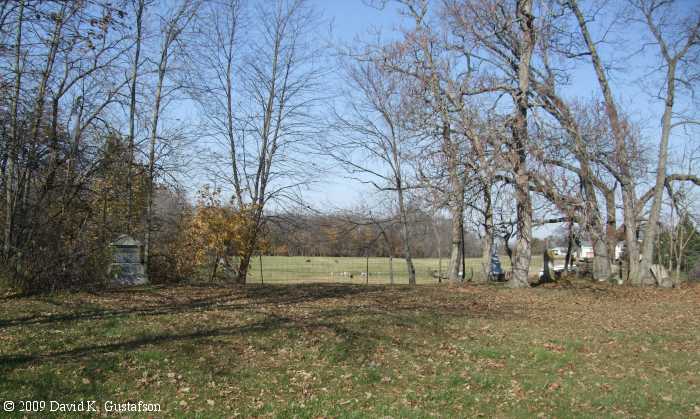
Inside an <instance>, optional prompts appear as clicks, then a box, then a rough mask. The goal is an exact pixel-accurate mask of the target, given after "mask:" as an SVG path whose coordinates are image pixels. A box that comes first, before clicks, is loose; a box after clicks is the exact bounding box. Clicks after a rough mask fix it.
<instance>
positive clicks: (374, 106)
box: [323, 60, 416, 285]
mask: <svg viewBox="0 0 700 419" xmlns="http://www.w3.org/2000/svg"><path fill="white" fill-rule="evenodd" d="M346 69H347V79H348V82H349V85H348V88H349V91H347V92H346V93H345V96H346V97H347V102H348V103H347V104H346V105H347V106H346V107H343V108H342V109H341V110H337V109H336V110H335V112H334V117H335V122H334V126H335V128H336V129H337V133H338V134H337V140H330V141H329V142H328V143H326V144H323V153H324V154H326V155H329V156H331V157H332V158H333V159H334V160H335V161H337V162H339V163H340V164H341V165H342V166H343V167H344V168H345V169H346V170H347V171H348V173H349V174H350V175H351V176H353V177H357V176H359V180H360V181H361V182H363V183H370V184H371V185H372V186H373V187H374V188H376V189H377V190H379V191H388V192H391V193H395V194H396V195H395V202H396V205H397V207H398V215H399V222H400V225H401V236H402V242H403V253H404V259H405V260H406V269H407V272H408V283H409V284H411V285H415V283H416V269H415V267H414V266H413V260H412V253H411V238H410V237H409V225H408V224H409V219H408V208H407V205H406V198H405V195H406V193H407V189H408V188H409V187H410V185H409V182H408V180H407V178H408V166H409V158H410V156H411V152H412V151H413V148H414V147H413V146H414V145H415V141H414V140H413V134H412V133H411V131H410V130H409V129H407V128H406V127H405V126H404V124H403V121H404V120H405V119H407V114H406V110H405V104H403V103H402V101H403V100H405V98H407V97H408V95H406V94H403V95H402V90H405V89H408V86H405V85H403V86H402V82H401V78H400V77H397V75H396V74H395V73H393V74H392V73H391V72H388V71H387V70H386V69H384V68H382V65H381V64H380V63H377V62H375V61H373V60H369V61H366V62H362V61H359V60H358V61H357V62H355V63H350V64H348V65H347V67H346Z"/></svg>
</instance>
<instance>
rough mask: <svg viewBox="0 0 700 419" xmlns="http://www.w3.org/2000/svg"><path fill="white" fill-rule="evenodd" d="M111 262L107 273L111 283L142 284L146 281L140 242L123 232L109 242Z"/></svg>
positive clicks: (118, 284)
mask: <svg viewBox="0 0 700 419" xmlns="http://www.w3.org/2000/svg"><path fill="white" fill-rule="evenodd" d="M110 248H111V249H112V264H111V265H110V268H109V273H110V276H111V278H112V285H117V286H122V285H142V284H147V283H148V277H147V275H146V265H145V264H144V263H143V246H142V245H141V242H139V241H138V240H135V239H133V238H132V237H129V236H127V235H125V234H123V235H121V236H119V238H117V240H115V241H114V242H112V243H110Z"/></svg>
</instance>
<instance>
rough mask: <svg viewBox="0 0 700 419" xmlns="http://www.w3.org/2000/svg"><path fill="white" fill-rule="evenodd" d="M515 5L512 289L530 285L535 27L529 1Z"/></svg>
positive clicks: (530, 1)
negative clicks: (529, 167)
mask: <svg viewBox="0 0 700 419" xmlns="http://www.w3.org/2000/svg"><path fill="white" fill-rule="evenodd" d="M516 8H517V16H518V20H519V21H520V28H521V30H522V39H521V40H520V44H519V50H520V51H519V52H520V62H519V63H518V90H517V93H516V95H515V99H516V111H515V118H514V122H513V125H512V132H513V144H512V147H511V153H512V161H513V163H514V167H513V169H514V172H515V200H516V212H517V218H518V220H517V221H518V231H517V240H516V244H515V260H514V261H513V276H512V278H511V280H510V283H509V286H510V287H512V288H527V287H529V286H530V284H529V282H528V274H529V269H530V260H531V256H532V255H531V249H530V242H531V239H532V201H531V198H530V177H529V174H528V171H527V144H528V129H527V112H528V106H529V105H528V98H527V95H528V91H529V89H530V60H531V58H532V51H533V49H534V46H535V29H534V16H533V15H532V0H519V1H518V2H517V4H516Z"/></svg>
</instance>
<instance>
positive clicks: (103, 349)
mask: <svg viewBox="0 0 700 419" xmlns="http://www.w3.org/2000/svg"><path fill="white" fill-rule="evenodd" d="M28 399H29V400H45V401H49V400H56V401H61V402H74V401H80V400H97V401H98V406H102V404H103V402H104V401H107V400H111V401H117V402H126V401H132V402H137V401H139V400H140V401H143V402H148V403H160V404H161V409H162V411H161V413H160V414H158V415H156V416H157V417H161V416H166V417H201V418H210V417H235V416H242V417H248V416H259V417H284V418H287V417H295V416H296V417H357V418H360V417H394V418H398V417H430V416H439V417H474V416H479V415H482V416H487V417H494V416H495V417H538V416H539V417H560V418H564V417H567V418H568V417H591V418H598V417H655V418H658V417H664V418H666V417H689V416H693V415H695V416H698V415H700V287H699V286H686V287H684V288H682V289H677V290H655V289H631V288H623V287H612V286H607V285H597V284H596V285H593V284H590V283H585V282H580V283H578V282H577V283H574V284H573V285H570V286H566V287H553V286H551V287H548V288H545V287H539V288H536V289H531V290H509V289H505V288H502V287H499V286H493V285H490V286H468V287H464V288H450V287H447V286H437V285H421V286H417V287H414V288H409V287H407V286H393V287H391V286H380V285H369V286H363V285H351V284H304V285H265V286H260V285H249V286H246V287H234V286H231V285H181V286H169V287H161V286H151V287H142V288H134V289H123V290H113V291H109V292H104V293H95V294H93V293H85V292H83V293H72V294H68V293H66V294H59V295H52V296H40V297H31V298H28V297H22V298H18V297H13V296H6V297H4V298H2V299H1V300H0V402H1V401H5V400H13V401H15V402H16V401H18V400H28ZM0 407H1V406H0ZM14 414H15V415H16V416H17V417H19V416H22V415H21V414H19V413H17V412H15V413H14ZM0 415H2V414H0ZM62 415H63V416H70V417H74V416H73V415H70V414H67V413H65V414H53V415H51V414H48V415H47V414H46V413H44V414H41V415H39V416H38V417H58V416H62Z"/></svg>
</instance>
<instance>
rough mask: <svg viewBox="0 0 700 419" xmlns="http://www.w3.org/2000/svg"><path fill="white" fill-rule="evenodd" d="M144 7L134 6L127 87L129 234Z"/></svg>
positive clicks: (127, 228) (127, 214)
mask: <svg viewBox="0 0 700 419" xmlns="http://www.w3.org/2000/svg"><path fill="white" fill-rule="evenodd" d="M144 7H145V1H144V0H138V6H137V8H136V51H135V53H134V63H133V66H132V67H131V86H130V87H129V89H130V90H129V96H130V97H129V139H128V159H129V161H128V162H127V174H126V199H127V205H126V208H127V210H126V232H127V233H128V234H131V218H132V213H133V206H134V193H133V184H134V179H133V176H134V175H133V165H134V135H135V119H136V80H137V78H138V71H139V57H140V55H141V28H142V23H141V22H142V17H143V9H144Z"/></svg>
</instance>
